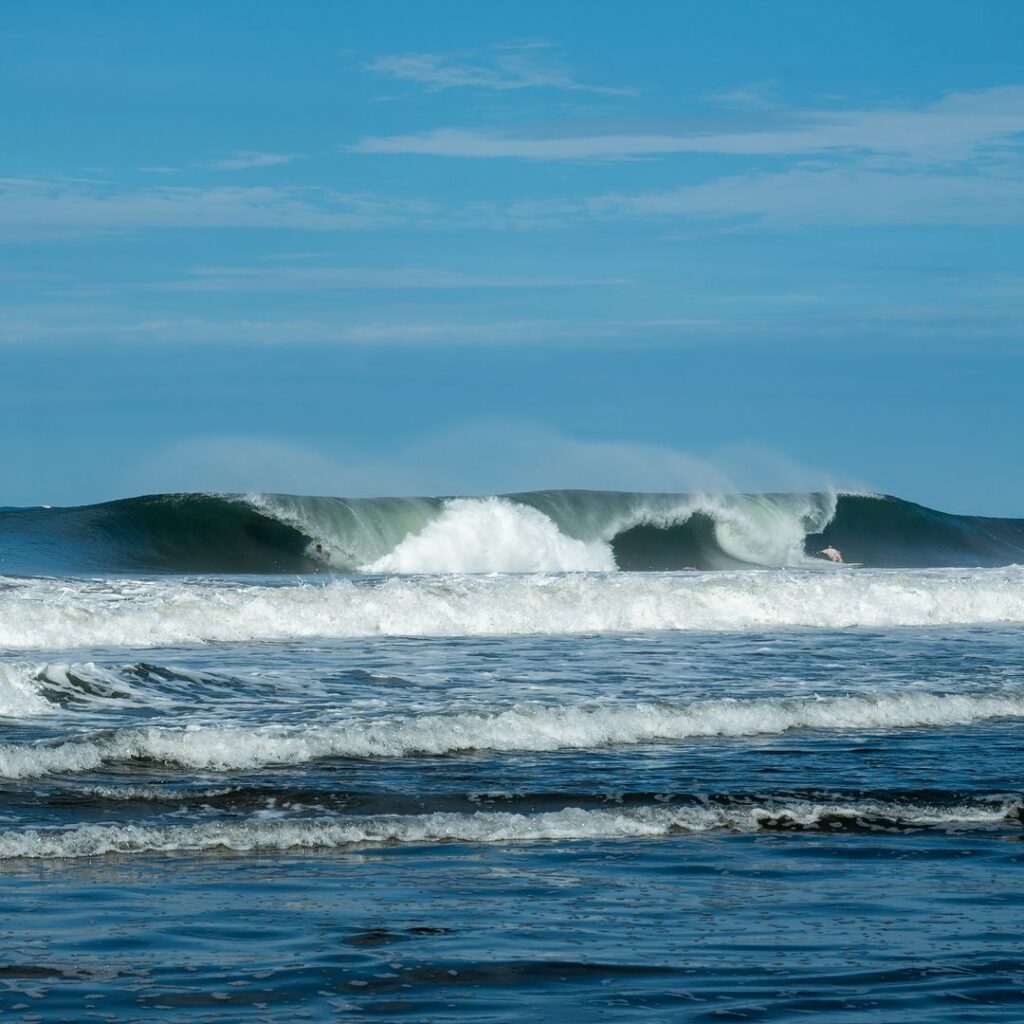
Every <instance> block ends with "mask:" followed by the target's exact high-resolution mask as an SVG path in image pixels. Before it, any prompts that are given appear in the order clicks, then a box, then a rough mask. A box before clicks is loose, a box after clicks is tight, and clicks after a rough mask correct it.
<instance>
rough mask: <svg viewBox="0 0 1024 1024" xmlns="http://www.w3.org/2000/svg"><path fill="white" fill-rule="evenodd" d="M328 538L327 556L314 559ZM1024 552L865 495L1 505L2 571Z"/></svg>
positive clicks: (681, 563)
mask: <svg viewBox="0 0 1024 1024" xmlns="http://www.w3.org/2000/svg"><path fill="white" fill-rule="evenodd" d="M316 544H321V545H322V546H323V547H324V548H325V549H326V551H327V552H328V555H329V558H328V559H327V560H323V559H320V558H317V557H316V553H315V545H316ZM826 545H833V546H835V547H838V548H839V549H840V550H842V552H843V553H844V555H845V557H846V560H847V561H849V562H854V563H860V564H864V565H868V566H876V567H887V566H888V567H915V566H916V567H929V566H931V567H938V566H992V565H1007V564H1012V563H1015V562H1020V561H1024V520H1019V519H991V518H984V517H979V516H957V515H949V514H947V513H943V512H937V511H935V510H933V509H929V508H925V507H924V506H922V505H917V504H914V503H912V502H907V501H902V500H900V499H898V498H893V497H882V496H876V495H863V494H861V495H857V494H833V493H810V494H746V495H743V494H737V495H719V496H715V495H697V494H690V495H687V494H633V493H626V492H609V491H557V490H555V491H536V492H530V493H525V494H510V495H504V496H493V497H480V498H459V497H455V498H330V497H302V496H296V495H274V494H250V495H217V494H168V495H149V496H145V497H138V498H128V499H124V500H121V501H113V502H107V503H105V504H100V505H88V506H82V507H76V508H27V509H4V510H0V569H2V570H3V571H5V572H8V573H11V574H26V575H37V574H46V573H52V574H61V573H89V572H174V573H214V572H217V573H296V572H312V571H324V570H331V571H337V572H370V573H428V572H492V571H497V572H535V571H550V572H554V571H581V570H589V571H593V570H600V571H605V570H612V569H621V570H675V569H682V568H698V569H730V568H743V567H751V566H762V567H781V566H808V565H813V564H820V562H817V561H815V560H813V556H814V555H815V554H816V553H817V552H819V551H820V550H821V549H822V548H823V547H825V546H826Z"/></svg>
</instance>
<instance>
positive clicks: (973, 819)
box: [0, 800, 1021, 860]
mask: <svg viewBox="0 0 1024 1024" xmlns="http://www.w3.org/2000/svg"><path fill="white" fill-rule="evenodd" d="M1020 813H1021V803H1020V801H1019V800H1005V801H1003V802H1001V803H995V804H962V805H959V806H955V807H941V806H932V805H928V804H902V803H885V802H878V801H870V800H865V801H853V802H842V803H839V802H837V803H828V802H822V803H818V802H813V801H806V800H787V801H778V802H776V801H767V800H766V801H763V802H756V803H754V802H752V803H749V804H741V805H733V806H716V805H714V804H696V805H694V804H691V805H686V806H677V807H666V806H657V807H639V808H633V809H630V810H614V811H612V810H584V809H582V808H579V807H567V808H564V809H563V810H560V811H550V812H544V813H536V814H516V813H503V812H493V811H477V812H475V813H469V814H464V813H463V814H459V813H445V812H438V813H433V814H421V815H408V816H399V815H380V816H374V817H364V818H357V817H326V818H325V817H322V818H306V819H292V820H267V819H265V818H256V817H253V818H249V819H246V820H243V821H230V822H205V823H201V824H196V825H170V826H161V825H134V824H129V825H81V826H79V827H77V828H71V829H27V830H24V831H3V832H0V859H4V860H9V859H13V858H47V859H52V858H69V857H95V856H101V855H104V854H111V853H121V854H124V853H146V852H151V853H154V852H166V853H170V852H175V853H180V852H200V851H204V850H232V851H245V852H251V851H257V850H295V849H317V848H338V847H341V848H344V847H351V846H361V845H368V844H385V843H386V844H395V843H436V842H469V843H508V842H517V841H518V842H523V841H533V842H535V841H542V840H583V839H605V840H606V839H619V838H640V837H651V838H653V837H659V836H667V835H673V834H701V833H707V832H740V833H754V832H758V831H761V830H764V829H779V828H783V829H793V830H801V829H815V828H819V827H823V826H826V827H831V828H834V827H835V826H836V825H837V824H842V823H843V822H846V823H848V824H849V825H850V826H859V827H864V828H872V827H875V828H879V829H881V830H887V829H892V828H898V829H908V828H911V829H950V830H952V829H964V828H979V827H981V828H985V827H988V828H991V827H994V826H998V825H1001V824H1003V825H1005V824H1009V823H1010V822H1011V821H1013V820H1014V819H1016V818H1019V816H1020Z"/></svg>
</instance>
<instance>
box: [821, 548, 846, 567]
mask: <svg viewBox="0 0 1024 1024" xmlns="http://www.w3.org/2000/svg"><path fill="white" fill-rule="evenodd" d="M818 554H819V555H820V556H821V557H822V558H827V559H829V560H830V561H832V562H835V563H836V564H837V565H842V564H843V555H842V552H840V551H839V549H838V548H834V547H832V545H831V544H829V546H828V547H827V548H822V549H821V550H820V551H819V552H818Z"/></svg>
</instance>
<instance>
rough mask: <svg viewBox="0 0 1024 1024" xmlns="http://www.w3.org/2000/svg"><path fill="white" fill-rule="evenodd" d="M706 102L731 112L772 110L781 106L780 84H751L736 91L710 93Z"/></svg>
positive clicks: (769, 82) (771, 82) (768, 82)
mask: <svg viewBox="0 0 1024 1024" xmlns="http://www.w3.org/2000/svg"><path fill="white" fill-rule="evenodd" d="M704 100H705V102H707V103H710V104H712V105H713V106H716V107H724V108H726V109H729V110H772V109H774V108H776V107H778V106H781V103H780V100H779V86H778V82H775V81H767V82H751V83H750V84H748V85H744V86H740V87H739V88H736V89H724V90H722V91H720V92H713V93H709V94H708V95H707V96H705V97H704Z"/></svg>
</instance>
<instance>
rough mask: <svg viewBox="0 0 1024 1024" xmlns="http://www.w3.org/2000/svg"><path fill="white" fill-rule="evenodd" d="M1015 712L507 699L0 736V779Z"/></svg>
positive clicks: (929, 723) (909, 704)
mask: <svg viewBox="0 0 1024 1024" xmlns="http://www.w3.org/2000/svg"><path fill="white" fill-rule="evenodd" d="M994 718H1024V693H1020V692H1018V693H1007V694H993V695H964V694H937V693H927V692H920V691H909V692H903V693H893V694H877V695H860V696H843V697H822V698H817V697H810V698H807V697H800V698H785V699H763V700H714V701H695V702H692V703H689V704H657V703H636V704H609V705H599V706H596V707H595V706H591V707H586V706H583V707H579V706H571V705H570V706H549V705H544V704H517V705H514V706H512V707H510V708H506V709H497V710H494V711H491V712H486V713H462V714H452V715H421V716H416V717H410V718H398V719H383V720H368V721H359V720H349V721H344V722H339V723H335V724H332V725H320V724H314V725H305V726H298V725H296V726H288V727H285V726H263V727H260V728H252V727H241V726H196V725H193V726H190V727H188V728H185V729H181V728H170V727H164V726H149V727H145V728H134V729H121V730H118V731H116V732H113V733H110V732H106V733H103V734H101V735H99V736H95V737H92V738H85V739H76V740H69V741H66V742H63V743H60V744H57V745H49V744H47V745H43V744H13V743H7V744H0V777H2V778H8V779H19V778H31V777H35V776H41V775H47V774H52V773H75V772H85V771H92V770H95V769H97V768H100V767H102V766H103V765H105V764H109V763H118V762H129V761H137V760H151V761H160V762H163V763H166V764H172V765H179V766H182V767H188V768H194V769H203V770H235V769H251V768H256V767H260V766H263V765H271V764H303V763H307V762H310V761H315V760H318V759H321V758H328V757H357V758H362V757H390V758H400V757H408V756H416V755H439V754H451V753H458V752H461V751H469V750H499V751H510V752H515V751H552V750H586V749H591V748H594V747H602V746H607V745H610V744H639V743H656V742H675V741H682V740H690V739H697V738H701V737H716V736H725V737H739V736H765V735H777V734H781V733H784V732H788V731H790V730H793V729H817V730H824V731H837V730H857V731H876V730H891V729H907V728H919V727H933V728H934V727H940V728H942V727H950V726H955V725H969V724H971V723H974V722H983V721H986V720H990V719H994Z"/></svg>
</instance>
